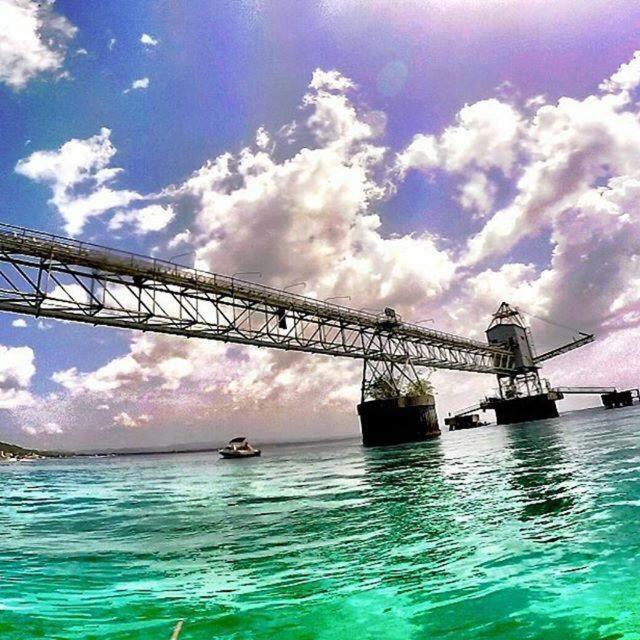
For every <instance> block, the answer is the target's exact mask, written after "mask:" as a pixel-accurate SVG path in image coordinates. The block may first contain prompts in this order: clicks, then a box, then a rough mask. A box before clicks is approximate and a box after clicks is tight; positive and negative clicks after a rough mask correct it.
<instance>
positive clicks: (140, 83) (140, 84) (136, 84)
mask: <svg viewBox="0 0 640 640" xmlns="http://www.w3.org/2000/svg"><path fill="white" fill-rule="evenodd" d="M148 87H149V78H140V79H139V80H134V81H133V82H132V83H131V86H130V87H129V88H128V89H125V90H124V91H123V93H129V92H131V91H136V90H140V89H147V88H148Z"/></svg>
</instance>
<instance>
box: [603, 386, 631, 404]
mask: <svg viewBox="0 0 640 640" xmlns="http://www.w3.org/2000/svg"><path fill="white" fill-rule="evenodd" d="M634 391H636V393H637V389H628V390H627V391H612V392H611V393H603V394H602V395H601V396H600V398H601V400H602V404H603V405H604V408H605V409H619V408H620V407H630V406H632V405H633V396H634V394H633V392H634Z"/></svg>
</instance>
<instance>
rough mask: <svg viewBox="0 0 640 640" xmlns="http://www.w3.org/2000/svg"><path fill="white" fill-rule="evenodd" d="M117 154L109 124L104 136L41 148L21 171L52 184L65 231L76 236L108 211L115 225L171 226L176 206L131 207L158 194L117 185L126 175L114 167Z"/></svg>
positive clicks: (21, 164) (140, 230)
mask: <svg viewBox="0 0 640 640" xmlns="http://www.w3.org/2000/svg"><path fill="white" fill-rule="evenodd" d="M115 154H116V148H115V147H114V146H113V144H112V142H111V131H110V130H109V129H107V128H105V127H103V128H102V129H101V130H100V133H99V134H97V135H95V136H91V137H90V138H87V139H85V140H79V139H73V140H69V141H68V142H65V143H64V144H63V145H62V146H61V147H60V148H59V149H57V150H55V151H35V152H34V153H32V154H31V155H30V156H28V157H27V158H24V159H22V160H20V161H19V162H18V164H17V165H16V172H17V173H19V174H21V175H23V176H26V177H27V178H30V179H31V180H35V181H37V182H42V183H45V184H47V185H49V187H50V188H51V191H52V196H51V199H50V200H49V202H50V203H51V204H53V205H54V206H55V207H56V209H57V210H58V211H59V212H60V214H61V215H62V217H63V219H64V221H65V230H66V232H67V233H69V234H70V235H72V236H76V235H79V234H80V233H81V232H82V231H83V229H84V228H85V225H86V224H87V222H89V220H91V219H93V218H98V217H100V216H103V215H104V214H108V213H111V214H113V215H112V218H111V222H110V227H111V228H112V229H119V228H121V227H122V226H123V225H124V224H131V225H133V227H134V228H135V230H136V232H137V233H141V234H143V233H147V232H150V231H158V230H160V229H163V228H164V227H166V226H167V225H168V224H169V223H170V222H171V221H172V220H173V218H174V216H175V212H174V210H173V208H172V206H171V205H165V206H163V205H160V204H147V205H146V206H141V207H139V208H137V209H136V208H131V207H132V206H133V205H135V204H137V203H139V202H141V201H153V200H155V199H156V198H157V196H156V195H155V194H149V195H142V194H140V193H137V192H136V191H132V190H129V189H118V188H115V187H113V186H112V185H113V182H114V181H115V180H116V178H118V177H119V176H120V175H121V174H122V169H120V168H118V167H112V166H111V161H112V159H113V157H114V156H115ZM125 207H128V208H126V209H125Z"/></svg>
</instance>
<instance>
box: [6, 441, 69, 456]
mask: <svg viewBox="0 0 640 640" xmlns="http://www.w3.org/2000/svg"><path fill="white" fill-rule="evenodd" d="M66 456H67V454H64V453H58V452H55V451H38V450H37V449H25V448H24V447H19V446H18V445H17V444H9V443H8V442H0V458H34V457H41V458H64V457H66Z"/></svg>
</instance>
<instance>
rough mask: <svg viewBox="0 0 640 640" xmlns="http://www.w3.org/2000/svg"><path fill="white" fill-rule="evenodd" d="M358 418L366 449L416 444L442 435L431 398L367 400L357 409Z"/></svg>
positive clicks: (406, 397)
mask: <svg viewBox="0 0 640 640" xmlns="http://www.w3.org/2000/svg"><path fill="white" fill-rule="evenodd" d="M358 415H359V416H360V426H361V428H362V443H363V444H364V446H365V447H375V446H382V445H391V444H403V443H405V442H419V441H421V440H427V439H428V438H437V437H438V436H439V435H440V433H441V432H440V427H439V426H438V414H437V413H436V403H435V400H434V398H433V396H418V397H409V396H404V397H400V398H392V399H390V400H369V401H367V402H362V403H361V404H359V405H358Z"/></svg>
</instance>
